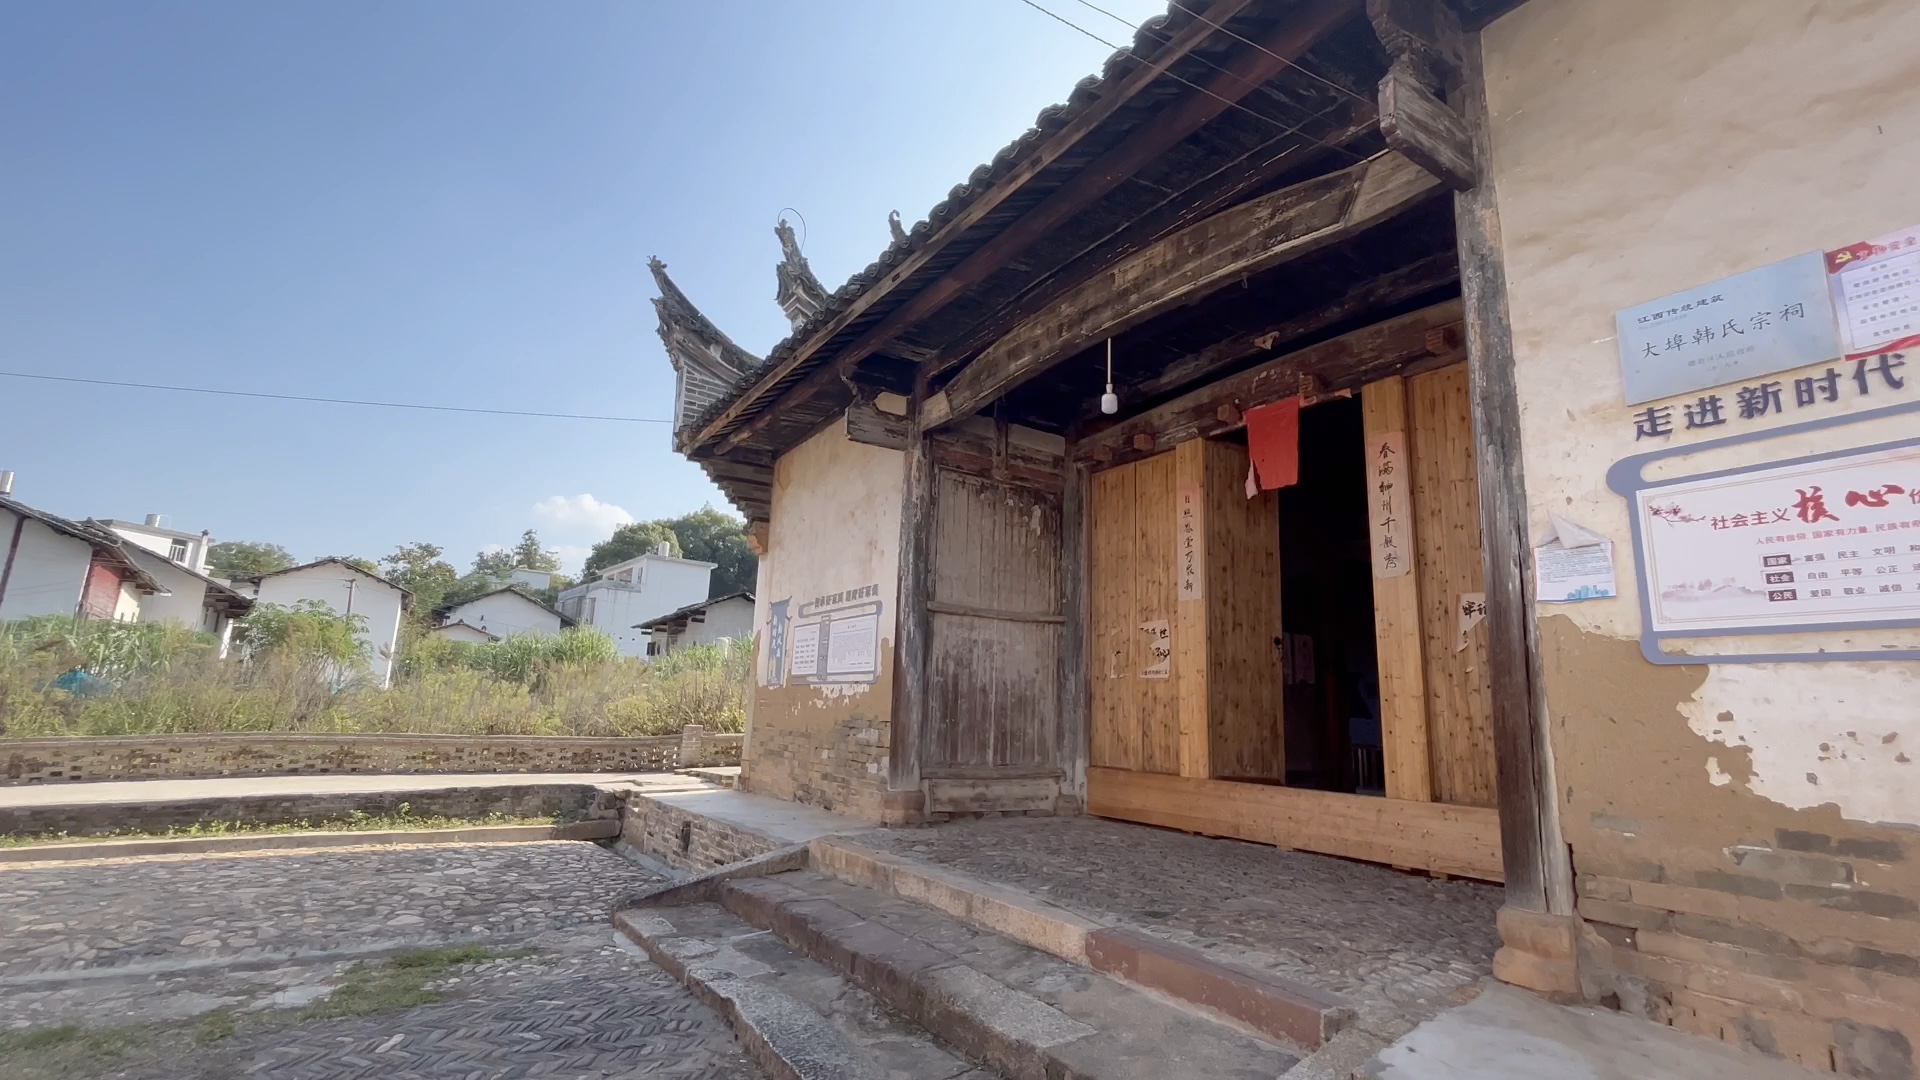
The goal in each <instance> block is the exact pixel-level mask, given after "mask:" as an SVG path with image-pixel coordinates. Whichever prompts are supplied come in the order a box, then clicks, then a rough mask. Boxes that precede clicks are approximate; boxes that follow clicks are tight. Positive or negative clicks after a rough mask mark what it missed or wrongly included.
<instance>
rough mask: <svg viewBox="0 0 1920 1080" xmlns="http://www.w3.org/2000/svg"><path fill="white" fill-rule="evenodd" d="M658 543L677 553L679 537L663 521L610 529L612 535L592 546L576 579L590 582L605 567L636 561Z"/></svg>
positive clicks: (678, 551)
mask: <svg viewBox="0 0 1920 1080" xmlns="http://www.w3.org/2000/svg"><path fill="white" fill-rule="evenodd" d="M662 541H665V542H666V544H667V548H668V552H669V554H673V555H678V554H680V537H679V536H677V535H675V534H674V531H673V527H672V526H671V525H669V524H668V523H667V522H665V521H636V522H634V523H633V524H631V525H622V526H620V527H619V528H617V529H615V530H613V535H612V536H609V537H608V538H606V539H605V540H602V541H600V542H599V543H597V544H595V545H593V550H592V551H590V552H588V553H587V565H586V568H585V569H583V570H582V571H581V573H580V580H582V581H592V580H593V579H594V578H597V577H599V576H600V571H602V570H605V569H606V568H607V567H609V566H615V565H618V564H620V563H623V562H626V561H627V560H628V559H637V558H639V557H640V556H642V555H645V554H646V553H647V552H649V551H652V550H654V549H655V548H657V547H658V546H659V545H660V543H661V542H662Z"/></svg>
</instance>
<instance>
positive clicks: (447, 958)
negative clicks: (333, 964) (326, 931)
mask: <svg viewBox="0 0 1920 1080" xmlns="http://www.w3.org/2000/svg"><path fill="white" fill-rule="evenodd" d="M526 955H528V953H527V952H526V951H524V950H522V951H518V952H502V951H499V950H496V949H489V948H487V947H485V946H483V945H459V946H452V947H447V948H437V949H414V950H411V951H409V952H403V953H400V954H399V955H397V956H393V957H390V958H388V959H387V960H386V961H385V962H383V963H378V964H366V963H360V964H355V965H354V966H353V967H352V968H349V969H348V971H347V975H346V979H345V981H343V982H342V983H341V984H340V985H339V987H338V988H337V989H335V990H334V992H333V993H331V994H328V995H327V996H326V997H324V998H322V999H321V1000H319V1001H316V1002H314V1003H313V1004H312V1005H309V1006H307V1007H306V1008H305V1009H302V1010H301V1011H300V1018H301V1019H304V1020H338V1019H341V1018H343V1017H349V1016H366V1015H368V1014H370V1013H382V1012H396V1011H399V1010H401V1009H413V1008H418V1007H419V1006H421V1005H431V1004H433V1003H434V1002H436V1001H439V1000H440V999H441V997H442V996H443V995H442V994H441V993H440V991H438V990H434V989H432V988H430V987H428V985H427V984H428V983H430V982H433V981H434V980H435V979H440V978H444V977H445V976H446V975H448V974H449V973H451V972H452V971H453V970H454V969H455V968H458V967H461V966H462V965H465V964H480V963H485V962H486V961H488V960H500V959H506V958H510V957H520V956H526Z"/></svg>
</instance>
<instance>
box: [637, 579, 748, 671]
mask: <svg viewBox="0 0 1920 1080" xmlns="http://www.w3.org/2000/svg"><path fill="white" fill-rule="evenodd" d="M634 629H635V630H644V631H646V632H647V633H648V634H649V635H651V639H650V640H649V642H648V644H647V655H648V656H665V655H667V654H668V653H674V652H679V651H680V650H681V649H684V648H686V647H687V646H689V645H712V644H715V643H717V642H721V641H737V640H742V639H745V638H749V637H752V636H753V594H752V593H750V592H737V593H728V594H727V595H725V596H716V597H714V598H713V599H711V600H702V601H700V602H699V603H697V604H688V605H687V606H686V607H683V608H681V609H679V610H678V611H670V612H668V613H667V614H665V615H662V616H659V617H658V618H654V619H648V620H647V621H646V622H643V623H641V624H640V625H638V626H636V627H634Z"/></svg>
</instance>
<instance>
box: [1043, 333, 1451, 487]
mask: <svg viewBox="0 0 1920 1080" xmlns="http://www.w3.org/2000/svg"><path fill="white" fill-rule="evenodd" d="M1460 320H1461V307H1460V302H1459V301H1458V300H1449V301H1447V302H1446V303H1444V304H1435V305H1434V306H1433V307H1430V308H1422V309H1421V310H1419V311H1415V312H1411V313H1409V314H1406V315H1402V316H1400V317H1399V318H1396V319H1388V320H1387V321H1386V322H1383V323H1376V324H1375V325H1373V326H1369V327H1365V328H1363V329H1360V330H1355V331H1353V332H1352V333H1350V334H1343V335H1341V336H1340V337H1337V338H1332V339H1330V340H1328V341H1323V342H1321V343H1320V344H1318V345H1310V346H1308V347H1307V348H1305V349H1302V350H1300V351H1299V352H1295V353H1288V354H1287V355H1285V356H1281V357H1276V358H1274V359H1272V360H1269V361H1267V362H1266V363H1264V364H1261V365H1260V366H1258V367H1253V368H1248V369H1247V370H1246V371H1243V372H1240V373H1239V374H1237V375H1232V376H1229V377H1227V378H1225V379H1222V380H1220V381H1219V382H1216V383H1213V384H1212V385H1210V386H1203V387H1201V388H1200V389H1198V390H1194V391H1192V392H1190V393H1188V394H1185V395H1182V396H1181V397H1177V398H1175V399H1173V400H1172V401H1169V402H1167V403H1166V404H1164V405H1161V406H1160V407H1158V408H1155V409H1151V410H1149V411H1147V412H1144V413H1141V414H1139V415H1138V416H1131V417H1128V418H1127V419H1125V420H1122V421H1120V422H1119V423H1116V424H1112V425H1110V426H1108V427H1106V428H1103V429H1101V430H1099V431H1096V432H1092V433H1089V434H1086V435H1083V436H1082V437H1081V438H1079V439H1078V440H1076V441H1075V442H1074V444H1073V450H1072V453H1073V456H1074V458H1075V459H1076V460H1079V461H1083V462H1094V461H1098V462H1101V463H1103V464H1111V463H1118V462H1124V461H1130V460H1133V459H1134V458H1137V457H1142V456H1146V455H1149V454H1157V453H1161V452H1163V451H1165V450H1168V449H1170V448H1172V447H1175V446H1178V445H1180V444H1182V443H1184V442H1187V441H1189V440H1192V439H1199V438H1206V437H1210V436H1215V435H1224V434H1226V433H1227V432H1229V431H1236V430H1238V429H1239V428H1240V427H1242V426H1243V425H1244V424H1245V418H1244V414H1245V413H1246V411H1247V410H1248V409H1252V408H1256V407H1258V406H1261V405H1270V404H1272V403H1273V402H1276V401H1280V400H1282V399H1285V398H1290V397H1293V396H1294V395H1296V394H1298V393H1299V392H1300V376H1301V375H1302V374H1313V375H1318V376H1319V377H1320V378H1321V379H1322V380H1324V381H1325V382H1326V384H1327V386H1328V388H1329V389H1334V390H1338V389H1345V388H1354V387H1360V386H1364V385H1365V384H1367V383H1370V382H1373V381H1375V380H1377V379H1381V378H1385V377H1386V376H1388V375H1393V374H1397V373H1399V372H1401V371H1404V370H1407V369H1409V368H1413V367H1416V366H1422V365H1428V364H1435V365H1437V364H1445V363H1450V362H1453V361H1456V360H1459V359H1462V358H1463V357H1464V353H1463V352H1462V351H1461V350H1459V349H1458V348H1457V347H1456V348H1455V349H1453V350H1451V351H1450V352H1447V353H1443V354H1438V355H1436V354H1435V353H1433V352H1432V350H1431V349H1430V347H1429V346H1430V342H1429V339H1428V331H1430V330H1435V329H1440V330H1446V329H1448V328H1458V327H1459V326H1460ZM1445 340H1446V339H1444V338H1443V339H1442V343H1444V341H1445Z"/></svg>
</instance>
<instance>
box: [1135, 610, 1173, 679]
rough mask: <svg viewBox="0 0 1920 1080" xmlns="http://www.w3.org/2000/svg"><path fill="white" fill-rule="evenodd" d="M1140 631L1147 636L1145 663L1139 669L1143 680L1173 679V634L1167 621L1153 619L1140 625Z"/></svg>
mask: <svg viewBox="0 0 1920 1080" xmlns="http://www.w3.org/2000/svg"><path fill="white" fill-rule="evenodd" d="M1140 630H1141V632H1142V633H1144V634H1146V635H1147V663H1146V666H1145V667H1143V668H1141V669H1140V677H1141V678H1143V679H1171V678H1172V677H1173V632H1172V630H1170V629H1169V628H1168V626H1167V620H1165V619H1154V620H1153V621H1151V622H1143V623H1141V624H1140Z"/></svg>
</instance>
